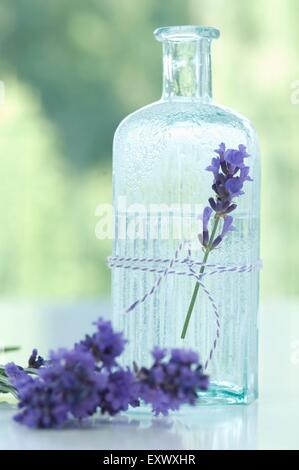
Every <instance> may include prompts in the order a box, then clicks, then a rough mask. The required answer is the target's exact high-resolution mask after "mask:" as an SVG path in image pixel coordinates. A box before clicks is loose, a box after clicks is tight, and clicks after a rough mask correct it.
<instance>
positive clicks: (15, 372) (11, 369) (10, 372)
mask: <svg viewBox="0 0 299 470" xmlns="http://www.w3.org/2000/svg"><path fill="white" fill-rule="evenodd" d="M5 374H6V375H7V377H9V379H10V381H11V382H12V383H13V382H15V381H16V380H18V379H19V378H22V377H24V376H25V377H27V374H26V372H25V371H24V369H23V368H22V367H20V366H17V365H16V364H15V363H14V362H9V363H8V364H6V366H5Z"/></svg>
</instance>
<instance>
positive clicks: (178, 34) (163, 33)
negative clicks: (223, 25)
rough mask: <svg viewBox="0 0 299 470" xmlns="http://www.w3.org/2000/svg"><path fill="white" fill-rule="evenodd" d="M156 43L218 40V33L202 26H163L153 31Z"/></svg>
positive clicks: (213, 29)
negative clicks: (203, 39) (205, 39)
mask: <svg viewBox="0 0 299 470" xmlns="http://www.w3.org/2000/svg"><path fill="white" fill-rule="evenodd" d="M154 36H155V38H156V39H157V40H158V41H198V40H199V39H201V38H207V39H218V38H219V36H220V31H219V30H218V29H216V28H210V27H204V26H189V25H186V26H163V27H162V28H158V29H156V30H155V31H154Z"/></svg>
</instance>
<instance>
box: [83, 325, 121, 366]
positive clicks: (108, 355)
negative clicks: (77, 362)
mask: <svg viewBox="0 0 299 470" xmlns="http://www.w3.org/2000/svg"><path fill="white" fill-rule="evenodd" d="M95 325H96V326H97V332H96V333H94V334H93V335H91V336H90V335H86V336H85V339H84V340H83V341H81V342H80V343H78V344H77V345H76V349H78V350H81V351H89V352H90V353H91V354H92V355H93V357H94V358H95V360H96V362H101V363H102V364H103V366H104V367H107V368H111V367H112V366H114V365H116V361H115V359H116V358H117V357H118V356H120V355H121V353H122V352H123V350H124V348H125V344H126V340H125V339H124V337H123V334H122V333H118V332H115V331H114V330H113V328H112V325H111V322H110V321H104V320H103V319H101V318H100V319H99V320H98V321H97V322H96V323H95Z"/></svg>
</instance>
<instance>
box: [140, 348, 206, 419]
mask: <svg viewBox="0 0 299 470" xmlns="http://www.w3.org/2000/svg"><path fill="white" fill-rule="evenodd" d="M157 351H158V352H157ZM152 355H153V358H154V363H153V365H152V366H151V367H150V368H146V367H142V368H141V369H140V370H139V371H138V372H137V377H138V379H139V383H140V398H141V399H142V400H144V402H145V403H148V404H151V406H152V409H153V412H154V413H155V414H156V415H158V414H160V413H161V414H163V415H167V414H168V412H169V411H170V410H177V409H178V408H179V407H180V406H181V405H183V404H187V403H188V404H191V405H194V404H195V402H196V399H197V392H198V390H206V389H207V387H208V383H209V379H208V376H207V375H205V374H204V373H203V370H202V366H201V364H200V362H199V358H198V355H197V354H196V353H194V352H193V351H189V350H184V349H173V350H171V351H170V353H168V354H166V352H165V350H157V349H155V350H154V351H153V353H152Z"/></svg>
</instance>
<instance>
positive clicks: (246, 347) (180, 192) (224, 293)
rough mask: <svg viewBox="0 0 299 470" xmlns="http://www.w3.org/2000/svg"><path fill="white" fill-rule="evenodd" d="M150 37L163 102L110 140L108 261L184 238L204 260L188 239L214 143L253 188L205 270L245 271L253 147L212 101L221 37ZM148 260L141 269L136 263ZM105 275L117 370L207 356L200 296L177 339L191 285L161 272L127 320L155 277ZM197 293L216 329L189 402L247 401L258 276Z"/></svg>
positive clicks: (254, 244)
mask: <svg viewBox="0 0 299 470" xmlns="http://www.w3.org/2000/svg"><path fill="white" fill-rule="evenodd" d="M155 36H156V38H157V39H158V41H161V42H162V44H163V94H162V98H161V100H159V101H157V102H155V103H153V104H150V105H149V106H146V107H144V108H142V109H140V110H138V111H136V112H134V113H133V114H131V115H129V116H128V117H127V118H126V119H124V120H123V121H122V122H121V123H120V125H119V127H118V129H117V131H116V133H115V138H114V153H113V188H114V189H113V198H114V210H115V240H114V247H113V256H118V257H123V258H129V259H131V258H134V259H136V258H137V259H144V258H150V259H151V258H155V259H168V258H172V257H173V256H174V253H175V251H176V249H177V247H178V244H179V243H180V241H181V240H182V239H186V238H188V237H189V236H190V234H193V238H192V237H191V238H192V240H193V242H192V258H194V259H197V260H199V261H202V257H203V253H202V248H201V246H200V244H199V242H198V240H197V237H196V236H195V237H194V234H197V232H198V231H199V220H198V216H199V215H200V214H201V213H202V208H203V207H204V206H206V205H207V200H208V198H209V197H210V196H212V195H213V193H212V190H211V185H212V175H211V174H210V173H208V172H207V171H206V167H207V166H208V165H209V163H210V161H211V158H212V157H213V155H214V149H216V148H218V146H219V144H220V143H221V142H224V143H225V144H226V146H227V147H228V148H237V147H238V145H239V144H244V145H246V147H247V151H248V153H249V154H250V158H249V159H248V162H247V163H248V164H249V165H250V173H251V176H252V177H253V182H250V183H249V182H248V183H246V187H245V195H243V196H242V197H240V198H239V199H238V207H237V209H236V210H235V212H234V213H233V215H234V225H235V227H236V230H235V231H234V232H232V233H230V234H229V236H227V237H226V239H225V240H223V242H222V244H221V246H220V247H219V249H216V250H214V251H213V252H211V254H210V257H209V262H211V263H220V264H223V265H238V266H239V265H244V264H254V263H256V262H257V260H258V258H259V186H260V177H259V172H260V165H259V151H258V142H257V138H256V135H255V132H254V130H253V128H252V126H251V124H250V123H249V121H248V120H247V119H245V118H244V117H243V116H241V115H240V114H237V113H235V112H234V111H232V110H230V109H228V108H225V107H222V106H219V105H216V104H215V103H213V101H212V87H211V60H210V46H211V41H212V39H215V38H218V36H219V31H218V30H216V29H214V28H203V27H199V26H175V27H164V28H160V29H158V30H156V31H155ZM232 79H233V77H232ZM136 86H138V83H136ZM186 208H187V209H186ZM165 215H167V216H168V219H167V217H165ZM166 220H168V222H165V221H166ZM165 223H166V226H165ZM167 223H168V226H167ZM174 227H175V229H174ZM186 231H187V232H188V233H186ZM184 256H186V252H184V250H183V251H182V253H181V258H183V257H184ZM128 263H129V262H128ZM128 263H127V264H128ZM137 264H138V261H137ZM148 264H149V261H148V260H145V261H140V262H139V267H144V265H146V266H148ZM157 264H158V265H159V263H156V264H155V267H157ZM163 266H164V267H165V264H164V265H163V263H162V268H163ZM112 278H113V279H112V295H113V323H114V325H115V327H117V328H118V329H120V330H122V331H123V332H124V335H125V336H126V338H127V339H128V340H129V343H128V346H127V348H126V353H125V356H124V359H123V360H124V363H126V364H132V362H133V361H136V362H137V363H138V364H142V365H147V364H149V363H150V362H151V358H150V351H151V349H152V348H153V347H154V346H155V345H159V346H161V347H167V348H170V347H186V348H192V349H195V350H197V351H198V352H199V354H200V356H201V358H202V360H203V361H204V360H205V359H206V358H207V357H208V355H209V351H210V349H211V344H212V343H213V340H214V337H215V322H214V321H213V312H212V309H211V304H210V301H209V299H208V297H207V296H206V295H204V292H203V291H202V290H201V289H200V290H199V295H198V298H197V300H196V304H195V308H194V312H193V315H192V318H191V320H190V324H189V329H188V331H187V334H186V337H185V338H184V339H181V331H182V327H183V324H184V320H185V317H186V312H187V309H188V306H189V303H190V299H191V297H192V293H193V290H194V284H195V280H194V278H192V277H188V276H179V275H168V276H165V277H164V278H163V279H162V281H161V283H160V285H159V288H158V289H156V290H155V292H154V293H153V294H151V295H149V296H148V297H147V298H146V300H144V302H141V303H139V304H138V305H137V306H136V307H135V308H134V309H133V310H132V311H130V312H129V313H124V311H125V310H126V309H127V308H128V306H130V305H131V304H132V303H134V302H135V301H136V300H137V299H142V297H143V296H144V295H145V293H146V292H148V291H150V290H151V287H152V286H153V283H154V282H155V279H157V274H155V273H152V272H148V271H142V270H135V271H134V270H132V269H128V268H127V269H126V268H114V269H113V275H112ZM205 285H206V287H207V288H208V290H209V291H210V293H212V295H213V298H214V300H215V303H216V304H217V308H218V311H219V316H220V324H221V329H220V337H219V340H218V344H217V347H216V350H215V352H214V355H213V358H212V360H211V361H210V362H209V365H208V368H207V372H208V373H209V375H210V378H211V386H210V389H209V391H208V392H206V393H202V394H201V396H200V400H199V403H202V404H204V403H212V404H214V403H223V404H232V403H250V402H251V401H253V400H254V399H255V398H256V396H257V332H258V328H257V312H258V296H259V294H258V292H259V275H258V271H253V272H250V273H235V272H231V273H230V272H226V273H218V274H216V275H213V276H206V278H205Z"/></svg>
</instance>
